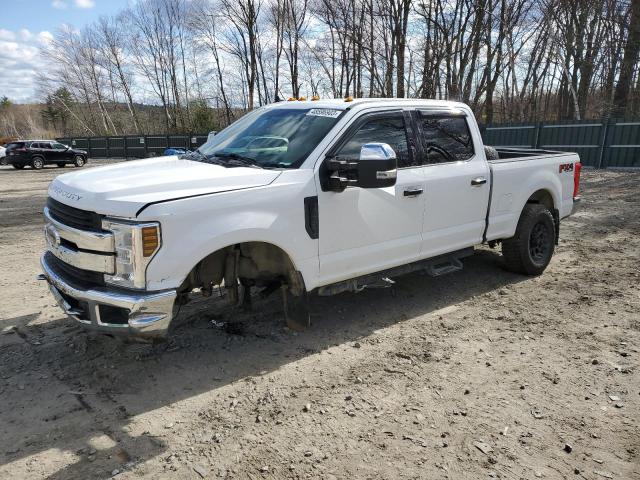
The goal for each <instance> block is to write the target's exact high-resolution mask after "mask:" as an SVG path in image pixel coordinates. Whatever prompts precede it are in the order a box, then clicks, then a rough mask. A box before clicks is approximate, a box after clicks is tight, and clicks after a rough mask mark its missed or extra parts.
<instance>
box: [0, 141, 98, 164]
mask: <svg viewBox="0 0 640 480" xmlns="http://www.w3.org/2000/svg"><path fill="white" fill-rule="evenodd" d="M7 163H8V164H11V165H12V166H13V168H17V169H22V168H24V167H26V166H31V168H33V169H35V170H40V169H42V168H44V166H45V165H48V164H55V165H57V166H58V167H61V168H62V167H64V166H65V165H67V164H72V165H74V166H76V167H82V166H84V164H85V163H87V152H86V151H85V150H77V149H75V148H71V147H69V146H67V145H63V144H62V143H59V142H55V141H53V140H18V141H15V142H11V143H9V144H7Z"/></svg>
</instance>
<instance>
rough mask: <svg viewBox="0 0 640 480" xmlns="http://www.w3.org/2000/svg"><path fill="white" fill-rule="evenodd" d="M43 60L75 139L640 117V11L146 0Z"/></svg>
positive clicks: (377, 1)
mask: <svg viewBox="0 0 640 480" xmlns="http://www.w3.org/2000/svg"><path fill="white" fill-rule="evenodd" d="M42 55H43V56H44V57H45V58H46V61H47V63H48V64H49V65H51V68H50V69H49V68H48V69H46V71H45V73H43V75H42V78H41V79H40V85H41V91H42V92H43V97H44V101H43V106H42V122H44V124H45V126H46V127H47V128H49V129H52V130H55V131H57V132H60V133H61V134H71V133H77V134H80V133H82V134H85V135H119V134H131V133H156V132H167V133H169V132H194V131H202V132H204V131H207V130H210V129H218V128H222V127H224V126H225V125H227V124H229V123H230V122H232V121H233V120H234V119H235V118H237V117H238V116H240V115H242V114H243V113H244V112H246V111H248V110H251V109H253V108H256V107H258V106H260V105H264V104H267V103H270V102H274V101H281V100H287V99H288V98H289V97H293V98H298V97H303V96H304V97H311V96H313V95H318V96H320V97H346V96H353V97H411V98H436V99H453V100H459V101H462V102H465V103H468V104H469V105H470V106H471V107H472V108H473V110H474V111H475V113H476V115H477V117H478V119H479V120H480V121H481V122H484V123H492V122H524V121H538V120H567V119H575V120H579V119H584V118H601V117H625V116H626V117H633V116H638V115H640V71H639V70H640V69H639V61H640V57H639V55H640V0H140V1H138V2H136V3H135V4H133V5H132V6H131V7H130V8H128V9H126V10H123V11H121V12H119V13H118V14H116V15H114V16H111V17H103V18H100V19H99V20H97V21H96V22H94V23H92V24H90V25H87V26H86V27H84V28H83V29H82V30H80V31H77V30H74V29H72V28H69V27H67V28H63V29H61V30H59V31H58V32H57V33H56V34H55V36H54V40H53V41H52V42H51V44H50V45H49V46H48V47H47V48H46V49H44V50H43V52H42ZM0 125H1V123H0Z"/></svg>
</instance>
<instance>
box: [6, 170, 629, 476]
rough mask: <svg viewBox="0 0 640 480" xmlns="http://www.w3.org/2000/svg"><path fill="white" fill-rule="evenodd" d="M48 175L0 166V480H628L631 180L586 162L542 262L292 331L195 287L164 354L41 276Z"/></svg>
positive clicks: (336, 302)
mask: <svg viewBox="0 0 640 480" xmlns="http://www.w3.org/2000/svg"><path fill="white" fill-rule="evenodd" d="M96 163H97V162H96ZM68 168H71V167H68ZM59 173H60V169H56V168H47V169H45V170H43V171H39V172H35V171H31V170H28V169H27V170H23V171H15V170H12V169H11V168H6V167H2V168H0V251H2V255H1V256H0V288H2V297H1V298H2V300H1V301H0V419H1V421H0V478H30V479H32V478H44V477H46V478H54V479H57V478H59V479H70V478H77V479H89V478H109V477H111V476H116V477H117V478H119V479H120V478H122V479H124V478H139V477H148V478H181V479H182V478H193V479H200V478H216V477H228V478H239V479H240V478H242V479H244V478H324V479H332V478H372V479H374V478H393V479H399V478H425V479H441V478H442V479H444V478H447V479H459V478H461V479H474V480H475V479H484V478H503V479H535V478H549V479H568V478H578V479H594V480H596V479H608V478H611V479H631V480H633V479H640V460H639V454H640V427H639V424H638V422H639V418H640V415H639V413H640V412H639V407H640V379H639V374H638V372H639V368H640V361H639V359H640V353H639V347H640V314H639V311H640V293H639V292H640V289H639V287H640V270H639V268H638V266H639V265H640V213H639V212H640V174H638V173H625V172H594V171H586V172H584V174H583V198H584V202H583V206H582V210H581V211H580V212H579V213H578V214H576V215H575V216H574V217H572V218H571V219H568V220H567V221H565V222H563V224H562V228H561V240H560V245H559V247H558V248H557V251H556V254H555V256H554V258H553V261H552V263H551V265H550V267H549V269H548V270H547V271H546V273H545V274H544V275H542V276H541V277H538V278H527V277H522V276H518V275H514V274H511V273H508V272H506V271H505V270H504V269H503V268H502V263H501V257H500V255H499V253H498V252H495V251H492V250H489V249H486V248H480V249H478V251H477V253H476V255H475V256H473V257H471V258H469V259H467V260H466V261H465V269H464V270H463V271H461V272H457V273H454V274H450V275H448V276H445V277H441V278H430V277H428V276H424V275H419V274H412V275H408V276H405V277H402V278H400V279H398V282H397V284H396V286H395V287H394V288H393V289H385V290H371V291H365V292H363V293H360V294H342V295H339V296H336V297H330V298H321V299H319V298H314V299H313V300H312V307H313V317H312V318H313V326H312V327H311V328H310V329H309V330H308V331H305V332H303V333H300V334H296V333H293V332H290V331H288V330H286V329H285V328H283V324H284V321H283V319H282V315H281V312H280V305H279V302H278V301H277V299H273V300H268V301H266V302H265V303H264V305H262V306H260V307H259V308H258V309H257V311H256V312H255V313H253V314H247V313H239V312H233V311H231V310H230V309H229V308H227V307H225V306H224V305H223V302H222V301H221V300H220V299H215V298H214V299H208V300H206V301H205V300H197V301H195V302H193V304H190V305H189V306H188V308H184V309H183V311H182V312H181V315H180V319H181V323H180V325H179V326H178V328H177V329H176V331H175V333H174V335H173V337H172V338H171V341H170V342H168V343H167V344H166V345H164V346H160V347H158V346H150V345H136V344H124V343H122V342H120V341H118V340H114V339H112V338H109V337H104V336H93V335H88V334H87V333H85V332H84V331H83V330H82V329H81V328H80V327H78V326H76V325H75V324H74V323H73V322H72V321H71V320H69V319H67V318H65V317H64V316H63V315H62V314H61V312H60V310H59V309H58V307H57V306H55V304H54V301H53V298H52V297H51V296H50V295H49V293H48V291H47V289H46V287H45V285H43V283H41V282H38V281H36V280H35V279H34V278H35V276H36V274H37V273H38V257H39V254H40V252H41V251H42V250H43V248H44V241H43V238H42V214H41V210H42V207H43V204H44V201H45V198H46V187H47V184H48V183H49V182H50V181H51V179H52V178H53V177H54V176H55V175H57V174H59ZM212 320H215V321H216V323H212V322H211V321H212ZM221 325H224V326H221Z"/></svg>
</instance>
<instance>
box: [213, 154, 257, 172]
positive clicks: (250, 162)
mask: <svg viewBox="0 0 640 480" xmlns="http://www.w3.org/2000/svg"><path fill="white" fill-rule="evenodd" d="M213 156H214V157H217V158H229V159H231V160H234V161H236V162H238V163H240V164H242V165H246V166H248V167H255V168H262V166H261V165H260V164H258V162H257V161H256V159H255V158H251V157H247V156H245V155H240V154H239V153H235V152H214V153H213Z"/></svg>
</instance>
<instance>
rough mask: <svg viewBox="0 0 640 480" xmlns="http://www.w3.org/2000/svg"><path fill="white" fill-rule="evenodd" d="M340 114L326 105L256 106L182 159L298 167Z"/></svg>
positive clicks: (267, 166)
mask: <svg viewBox="0 0 640 480" xmlns="http://www.w3.org/2000/svg"><path fill="white" fill-rule="evenodd" d="M341 113H342V110H337V109H326V108H308V109H301V108H273V109H264V108H263V109H258V110H255V111H253V112H251V113H249V114H247V115H245V116H244V117H242V118H241V119H240V120H238V121H237V122H235V123H233V124H232V125H230V126H229V127H227V128H225V129H224V130H222V131H221V132H220V133H218V134H217V135H215V136H214V137H212V138H211V139H210V140H209V141H207V143H205V144H204V145H202V146H201V147H200V148H198V150H196V151H195V152H194V153H193V154H187V155H185V156H184V157H183V158H187V159H189V160H194V161H201V162H210V163H220V164H222V165H228V166H244V165H252V166H257V167H262V168H298V167H299V166H300V165H301V164H302V162H304V160H305V159H306V158H307V156H308V155H309V154H310V153H311V152H312V151H313V149H314V148H316V146H317V145H318V143H320V140H322V139H323V138H324V137H325V135H326V134H327V133H328V132H329V130H331V128H332V127H333V126H334V125H335V124H336V122H337V120H338V117H339V116H340V114H341Z"/></svg>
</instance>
